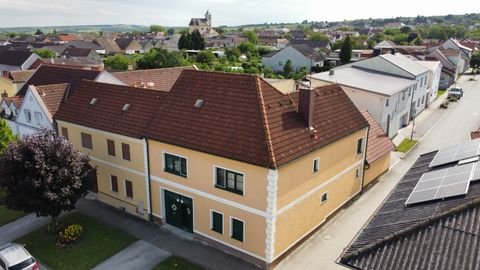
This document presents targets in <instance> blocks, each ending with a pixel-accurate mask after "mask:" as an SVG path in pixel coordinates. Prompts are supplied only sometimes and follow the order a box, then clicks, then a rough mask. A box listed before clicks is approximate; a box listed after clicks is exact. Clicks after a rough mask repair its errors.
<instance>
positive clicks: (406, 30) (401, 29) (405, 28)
mask: <svg viewBox="0 0 480 270" xmlns="http://www.w3.org/2000/svg"><path fill="white" fill-rule="evenodd" d="M400 32H401V33H402V34H408V33H410V32H412V28H410V26H403V27H402V28H400Z"/></svg>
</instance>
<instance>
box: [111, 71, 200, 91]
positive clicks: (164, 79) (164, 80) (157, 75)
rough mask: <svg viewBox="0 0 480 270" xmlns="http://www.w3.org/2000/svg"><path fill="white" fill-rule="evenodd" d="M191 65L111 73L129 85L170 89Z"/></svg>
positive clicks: (161, 89) (162, 89)
mask: <svg viewBox="0 0 480 270" xmlns="http://www.w3.org/2000/svg"><path fill="white" fill-rule="evenodd" d="M185 69H192V68H191V67H176V68H159V69H146V70H135V71H125V72H114V73H111V74H112V75H113V76H115V77H116V78H117V79H119V80H120V81H122V82H123V83H125V84H126V85H128V86H133V87H140V88H150V89H155V90H160V91H170V89H171V88H172V86H173V85H174V84H175V82H176V81H177V79H178V77H179V76H180V74H181V73H182V71H183V70H185Z"/></svg>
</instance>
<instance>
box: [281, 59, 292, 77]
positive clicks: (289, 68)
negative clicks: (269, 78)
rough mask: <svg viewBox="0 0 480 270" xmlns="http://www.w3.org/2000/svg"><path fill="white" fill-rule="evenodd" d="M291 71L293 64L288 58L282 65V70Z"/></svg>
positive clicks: (287, 72) (288, 72)
mask: <svg viewBox="0 0 480 270" xmlns="http://www.w3.org/2000/svg"><path fill="white" fill-rule="evenodd" d="M292 71H293V64H292V61H290V59H288V60H287V62H286V63H285V65H284V66H283V72H285V73H286V74H290V73H292Z"/></svg>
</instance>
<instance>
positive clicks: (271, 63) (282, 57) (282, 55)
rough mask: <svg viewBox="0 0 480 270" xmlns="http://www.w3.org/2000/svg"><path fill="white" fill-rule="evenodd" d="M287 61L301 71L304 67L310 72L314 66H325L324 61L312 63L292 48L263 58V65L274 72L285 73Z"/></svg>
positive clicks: (288, 47) (289, 47)
mask: <svg viewBox="0 0 480 270" xmlns="http://www.w3.org/2000/svg"><path fill="white" fill-rule="evenodd" d="M287 60H290V61H292V65H293V69H294V70H297V69H301V68H302V67H307V70H310V68H311V66H312V64H313V66H315V65H317V64H318V65H319V66H320V67H321V66H323V61H322V62H318V63H315V62H313V63H312V61H310V59H308V58H307V57H305V56H304V55H303V54H301V53H299V52H298V51H297V50H295V49H294V48H293V47H291V46H287V47H286V48H285V49H283V50H281V51H279V52H278V53H277V54H275V55H273V56H272V57H262V64H263V65H264V66H265V67H271V68H272V69H273V70H274V71H283V66H285V63H286V62H287Z"/></svg>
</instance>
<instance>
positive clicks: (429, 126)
mask: <svg viewBox="0 0 480 270" xmlns="http://www.w3.org/2000/svg"><path fill="white" fill-rule="evenodd" d="M477 77H479V79H480V76H477ZM469 78H470V76H466V75H464V76H462V78H461V79H460V80H459V81H460V82H459V83H457V86H460V87H463V89H464V91H465V94H464V97H463V98H462V99H461V100H460V101H459V102H457V103H451V104H450V105H451V106H449V108H448V109H447V110H443V109H439V108H438V106H435V105H433V106H431V107H430V108H429V109H428V110H426V111H425V112H423V113H422V114H420V116H419V117H418V118H417V121H416V127H415V131H416V133H415V137H416V138H417V139H420V142H419V145H418V146H417V147H416V148H415V149H413V150H412V151H411V152H410V153H409V154H408V155H407V156H405V157H403V159H398V162H396V164H395V166H393V168H391V170H390V171H389V172H388V173H387V174H385V175H383V177H381V178H380V180H379V182H378V183H377V184H376V185H374V186H373V187H372V188H371V189H369V190H368V191H367V192H365V193H364V194H363V195H362V196H361V197H360V198H359V199H358V200H356V201H355V202H354V203H352V204H351V205H350V206H349V207H348V208H347V209H343V210H341V211H340V212H339V213H338V214H337V215H336V216H335V217H334V218H333V219H332V220H331V221H329V222H328V223H327V224H326V225H325V226H324V227H322V228H321V229H320V230H319V231H318V232H317V233H315V234H314V235H313V236H312V237H310V238H309V239H308V240H307V241H305V242H304V244H302V245H301V246H300V247H299V248H297V249H296V250H295V251H293V252H292V253H291V254H290V255H289V256H288V257H287V258H286V259H285V260H284V261H283V262H282V263H280V264H279V265H278V267H277V268H276V269H277V270H278V269H281V270H284V269H285V270H287V269H289V270H290V269H304V270H308V269H322V270H331V269H335V270H336V269H347V268H345V267H343V266H340V265H338V264H337V263H336V262H335V261H336V260H337V259H338V257H339V256H340V254H341V253H342V251H343V249H344V248H346V247H347V246H348V244H349V243H350V242H351V241H352V240H353V238H354V237H355V236H356V234H357V233H358V232H359V230H360V229H361V228H362V227H363V225H364V224H365V223H366V222H367V221H368V219H369V218H370V216H371V215H372V214H373V213H374V212H375V210H376V209H377V208H378V207H379V206H380V205H381V203H382V202H383V201H384V199H385V198H386V197H387V195H388V194H389V193H390V192H391V191H392V189H393V188H394V187H395V185H396V184H397V183H398V181H399V180H400V179H401V178H402V177H403V175H404V174H405V172H406V171H407V170H408V169H409V168H410V166H411V165H412V164H413V163H414V162H415V160H416V159H417V158H418V156H419V155H420V154H422V153H426V152H430V151H433V150H436V149H438V148H440V147H442V146H446V145H451V144H455V143H460V142H464V141H467V140H470V131H472V130H475V129H478V127H480V105H479V104H480V82H479V81H468V79H469ZM410 132H411V126H410V127H406V128H405V129H404V130H402V131H401V132H400V133H399V135H398V136H403V137H404V138H405V137H408V135H409V134H410ZM402 139H403V138H402V137H400V138H396V140H399V141H401V140H402Z"/></svg>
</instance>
